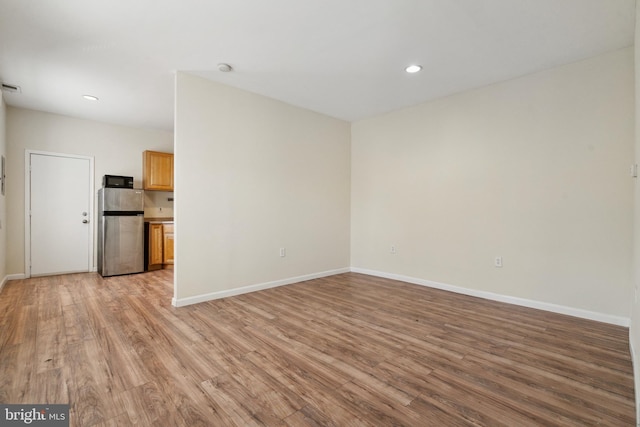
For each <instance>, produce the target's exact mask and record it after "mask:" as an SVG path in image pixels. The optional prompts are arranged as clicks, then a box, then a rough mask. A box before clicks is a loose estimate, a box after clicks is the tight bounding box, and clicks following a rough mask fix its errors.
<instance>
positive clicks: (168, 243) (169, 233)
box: [163, 224, 173, 264]
mask: <svg viewBox="0 0 640 427" xmlns="http://www.w3.org/2000/svg"><path fill="white" fill-rule="evenodd" d="M163 241H164V259H163V263H164V264H173V224H165V225H164V240H163Z"/></svg>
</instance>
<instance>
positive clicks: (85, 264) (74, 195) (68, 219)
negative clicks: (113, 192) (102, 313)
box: [27, 152, 93, 276]
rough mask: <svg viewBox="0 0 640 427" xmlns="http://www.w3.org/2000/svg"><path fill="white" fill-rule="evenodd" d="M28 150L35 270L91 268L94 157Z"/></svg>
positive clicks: (34, 272) (56, 271) (32, 268)
mask: <svg viewBox="0 0 640 427" xmlns="http://www.w3.org/2000/svg"><path fill="white" fill-rule="evenodd" d="M27 156H28V162H29V174H30V175H29V183H30V188H28V189H27V191H28V192H29V193H30V194H29V196H30V197H29V204H30V206H29V213H30V217H29V223H28V224H29V226H30V228H29V234H30V244H29V247H30V254H29V255H30V275H31V276H38V275H47V274H63V273H76V272H87V271H90V268H91V259H92V257H93V250H92V244H93V238H92V237H93V233H92V230H93V226H92V223H91V220H92V217H91V214H92V209H91V207H92V206H93V193H92V191H91V186H92V185H93V180H92V173H93V170H92V168H93V165H92V160H91V159H90V158H86V157H74V156H65V155H57V154H42V153H33V152H32V153H27Z"/></svg>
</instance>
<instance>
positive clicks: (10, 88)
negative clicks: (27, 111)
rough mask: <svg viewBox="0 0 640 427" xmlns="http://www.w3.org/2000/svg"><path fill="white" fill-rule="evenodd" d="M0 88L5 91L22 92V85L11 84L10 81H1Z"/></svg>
mask: <svg viewBox="0 0 640 427" xmlns="http://www.w3.org/2000/svg"><path fill="white" fill-rule="evenodd" d="M0 88H1V89H2V91H3V92H9V93H22V89H20V86H17V85H10V84H9V83H0Z"/></svg>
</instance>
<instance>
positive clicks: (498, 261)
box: [494, 256, 502, 268]
mask: <svg viewBox="0 0 640 427" xmlns="http://www.w3.org/2000/svg"><path fill="white" fill-rule="evenodd" d="M494 265H495V266H496V267H497V268H501V267H502V257H501V256H497V257H496V259H495V260H494Z"/></svg>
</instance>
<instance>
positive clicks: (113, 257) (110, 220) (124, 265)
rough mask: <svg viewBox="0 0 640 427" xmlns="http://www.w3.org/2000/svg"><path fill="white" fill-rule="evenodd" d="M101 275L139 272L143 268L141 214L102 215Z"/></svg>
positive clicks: (142, 219)
mask: <svg viewBox="0 0 640 427" xmlns="http://www.w3.org/2000/svg"><path fill="white" fill-rule="evenodd" d="M102 232H103V236H102V239H101V242H100V244H101V247H100V248H99V249H102V251H101V257H99V258H101V259H100V261H101V265H100V267H102V268H100V271H99V272H100V274H102V276H115V275H118V274H130V273H141V272H142V271H143V270H144V218H143V217H142V216H104V217H102Z"/></svg>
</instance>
